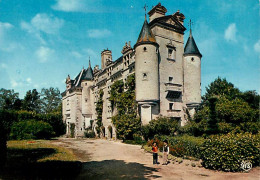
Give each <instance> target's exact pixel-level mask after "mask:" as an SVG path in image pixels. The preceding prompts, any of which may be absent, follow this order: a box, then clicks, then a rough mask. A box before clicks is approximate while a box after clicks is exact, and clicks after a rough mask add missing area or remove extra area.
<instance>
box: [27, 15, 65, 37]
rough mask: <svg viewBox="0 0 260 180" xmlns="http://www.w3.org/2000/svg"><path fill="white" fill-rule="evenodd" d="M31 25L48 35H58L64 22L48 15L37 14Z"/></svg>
mask: <svg viewBox="0 0 260 180" xmlns="http://www.w3.org/2000/svg"><path fill="white" fill-rule="evenodd" d="M31 24H32V26H33V27H35V28H36V29H37V30H39V31H42V32H45V33H47V34H56V33H57V32H58V31H59V29H60V28H61V27H62V26H63V24H64V20H63V19H59V18H57V17H54V16H52V15H51V16H49V15H47V14H36V16H34V17H33V18H32V20H31Z"/></svg>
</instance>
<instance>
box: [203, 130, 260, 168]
mask: <svg viewBox="0 0 260 180" xmlns="http://www.w3.org/2000/svg"><path fill="white" fill-rule="evenodd" d="M259 138H260V135H259V134H257V135H252V134H250V133H240V134H234V133H229V134H226V135H214V136H211V137H210V138H209V139H207V140H206V141H205V142H204V144H203V145H202V148H201V158H202V161H203V162H202V165H203V166H204V167H205V168H209V169H216V170H223V171H241V162H242V161H243V160H249V161H251V163H252V164H253V166H255V165H259V162H260V150H259V148H260V145H259Z"/></svg>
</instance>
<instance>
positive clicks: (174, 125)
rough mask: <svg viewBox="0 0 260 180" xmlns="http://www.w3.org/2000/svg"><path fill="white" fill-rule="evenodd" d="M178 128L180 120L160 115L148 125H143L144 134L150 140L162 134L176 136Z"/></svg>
mask: <svg viewBox="0 0 260 180" xmlns="http://www.w3.org/2000/svg"><path fill="white" fill-rule="evenodd" d="M178 130H179V121H178V120H177V119H174V118H168V117H158V118H157V119H153V120H151V121H150V122H149V124H148V125H145V126H143V127H142V134H143V136H144V138H145V139H146V140H148V139H152V138H154V136H160V135H166V136H174V133H175V132H177V131H178Z"/></svg>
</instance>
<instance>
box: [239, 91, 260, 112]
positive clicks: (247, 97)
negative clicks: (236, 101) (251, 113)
mask: <svg viewBox="0 0 260 180" xmlns="http://www.w3.org/2000/svg"><path fill="white" fill-rule="evenodd" d="M240 97H241V98H242V99H243V100H244V101H246V102H247V103H248V104H249V105H250V106H251V107H252V108H254V109H259V102H260V96H259V94H258V93H257V92H256V91H246V92H243V93H241V95H240Z"/></svg>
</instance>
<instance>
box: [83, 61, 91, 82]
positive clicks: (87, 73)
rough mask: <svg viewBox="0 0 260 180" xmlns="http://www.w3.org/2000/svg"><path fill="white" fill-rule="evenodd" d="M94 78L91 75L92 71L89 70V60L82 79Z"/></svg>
mask: <svg viewBox="0 0 260 180" xmlns="http://www.w3.org/2000/svg"><path fill="white" fill-rule="evenodd" d="M93 77H94V75H93V70H92V68H91V64H90V60H89V66H88V69H87V70H85V72H84V74H83V76H82V79H84V80H92V79H93Z"/></svg>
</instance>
